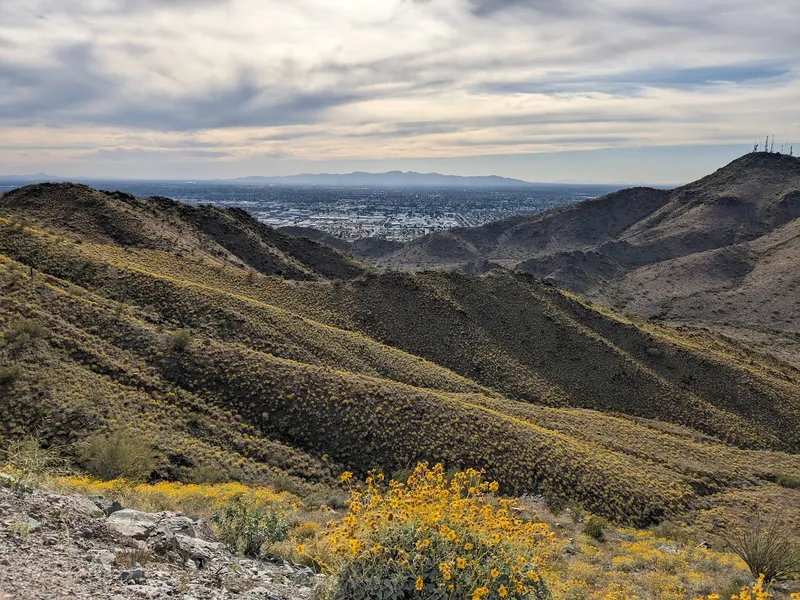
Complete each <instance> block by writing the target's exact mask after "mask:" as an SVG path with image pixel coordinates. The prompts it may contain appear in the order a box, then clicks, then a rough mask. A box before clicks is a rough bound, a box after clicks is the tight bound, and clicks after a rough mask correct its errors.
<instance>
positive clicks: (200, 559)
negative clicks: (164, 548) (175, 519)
mask: <svg viewBox="0 0 800 600" xmlns="http://www.w3.org/2000/svg"><path fill="white" fill-rule="evenodd" d="M175 539H176V540H177V541H178V546H179V547H180V550H181V552H183V554H184V555H185V556H186V560H193V561H194V562H195V563H197V566H198V567H199V568H201V569H202V568H203V567H204V566H205V565H206V564H207V563H209V562H211V561H212V560H214V559H215V558H219V557H221V556H224V555H225V552H226V551H225V546H223V545H222V544H220V543H218V542H207V541H205V540H201V539H200V538H193V537H189V536H188V535H183V534H180V533H179V534H176V535H175Z"/></svg>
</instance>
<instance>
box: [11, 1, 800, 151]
mask: <svg viewBox="0 0 800 600" xmlns="http://www.w3.org/2000/svg"><path fill="white" fill-rule="evenodd" d="M298 3H299V4H298ZM387 5H388V8H387ZM798 25H800V3H797V2H796V0H763V1H762V2H761V3H760V4H759V5H758V6H755V5H753V4H752V2H751V0H707V1H702V2H698V1H697V0H650V1H649V2H647V3H643V2H641V0H592V1H591V2H590V1H589V0H399V1H398V2H394V3H393V2H388V3H381V2H367V1H366V0H352V1H349V0H343V1H342V2H340V3H336V4H333V3H330V2H327V0H297V1H296V2H292V3H287V2H282V1H280V0H220V1H217V0H0V49H2V54H3V56H2V61H0V87H1V88H2V90H3V93H2V94H0V136H2V135H3V133H4V131H5V130H6V129H8V128H16V130H25V131H30V132H32V133H30V134H22V133H19V131H16V135H17V136H18V137H17V138H15V140H17V141H16V142H15V143H17V145H16V146H13V145H12V146H9V145H4V146H3V147H0V151H5V152H11V150H4V149H8V148H12V147H16V148H19V149H25V151H26V152H31V153H33V149H34V148H35V147H36V146H35V143H34V142H33V141H32V139H33V136H34V135H40V136H45V134H42V133H41V132H39V129H37V128H50V129H52V130H58V131H61V132H72V133H76V132H77V133H78V134H80V135H77V134H76V135H75V136H74V137H73V138H72V139H69V140H65V141H62V142H59V143H58V147H60V148H62V149H64V150H65V151H66V150H70V151H72V152H77V151H78V148H79V144H76V143H75V140H76V139H78V140H82V135H83V134H84V133H85V134H86V136H87V137H91V135H92V134H93V132H95V133H97V132H100V131H101V130H102V135H101V134H100V133H97V136H98V138H95V139H100V138H102V139H101V141H100V142H98V143H101V144H103V145H104V148H105V149H106V150H108V151H109V152H114V153H116V154H114V156H119V157H121V158H119V161H121V162H122V161H124V160H125V158H124V157H126V156H127V157H132V156H134V155H133V154H130V152H132V150H131V148H140V150H138V151H139V152H151V151H152V152H162V151H163V148H169V152H175V153H180V152H181V151H184V150H185V151H192V150H197V151H203V150H207V152H205V153H203V152H200V153H199V154H198V155H197V156H196V157H194V158H195V159H197V160H201V159H208V160H211V159H213V158H214V157H215V155H214V153H217V152H218V153H220V156H219V157H217V158H226V159H228V158H235V157H236V155H237V153H241V154H242V155H247V156H254V155H256V154H258V153H262V154H263V155H264V156H277V155H279V154H280V153H281V152H282V150H281V146H286V147H288V146H291V149H292V152H293V154H297V155H303V154H304V153H305V155H308V156H316V157H319V156H327V155H328V154H330V153H335V154H336V155H337V156H340V155H341V156H343V155H347V154H348V153H351V154H357V155H359V156H365V155H370V156H371V155H374V154H375V153H381V152H386V153H389V154H391V153H403V152H421V153H429V154H437V153H440V152H442V151H450V149H451V148H457V147H459V146H463V147H465V148H469V147H473V146H474V147H486V146H494V147H496V151H497V152H509V151H510V150H511V149H512V148H513V145H514V143H515V142H516V143H519V144H520V145H524V146H525V147H526V148H528V147H529V145H531V144H541V145H542V147H547V146H548V144H549V145H550V146H552V147H557V148H558V149H564V147H573V146H580V144H581V143H584V144H586V145H587V146H591V147H594V146H597V145H603V144H606V145H609V146H616V145H623V144H625V140H626V139H627V140H629V143H631V144H635V145H641V144H642V143H656V142H657V143H674V142H675V140H676V139H678V138H679V137H680V136H685V137H686V138H687V139H692V140H696V139H707V137H708V135H709V134H708V132H704V131H703V130H702V129H703V127H705V126H706V125H707V129H708V131H711V132H713V133H714V135H715V136H719V137H720V138H722V137H724V138H725V139H736V138H737V136H738V137H743V138H744V137H747V138H749V137H750V129H756V130H758V131H759V132H760V130H761V129H763V128H770V129H771V128H772V127H773V123H775V122H778V123H780V122H782V121H786V119H787V117H786V116H785V115H786V114H787V113H788V112H790V107H791V106H796V105H797V102H798V101H800V73H799V72H798V67H797V66H796V64H795V63H796V57H797V56H798V55H800V36H797V35H796V30H797V27H798ZM789 120H790V121H791V118H790V119H789ZM795 121H796V119H795ZM792 122H794V121H792ZM248 129H253V130H255V131H246V130H248ZM108 131H111V133H108ZM33 132H38V133H33ZM798 133H800V132H798ZM205 134H208V135H207V137H203V138H202V139H201V137H200V136H203V135H205ZM26 135H29V136H30V137H26ZM105 136H108V137H105ZM704 136H705V137H704ZM128 138H130V139H128ZM212 138H213V139H212ZM715 139H716V138H715ZM581 140H582V142H581ZM284 142H292V143H291V144H288V143H286V144H284ZM41 143H42V147H47V148H50V147H51V146H49V145H48V144H49V139H43V141H42V142H41ZM154 148H161V149H154ZM120 149H123V150H124V152H123V150H120ZM176 155H177V154H176ZM228 155H230V156H228ZM2 156H6V157H7V156H9V155H8V154H5V155H0V159H2ZM99 156H103V155H99ZM139 159H141V160H145V159H146V156H145V155H137V158H136V160H139ZM104 160H112V158H111V156H107V157H104ZM114 160H117V159H114Z"/></svg>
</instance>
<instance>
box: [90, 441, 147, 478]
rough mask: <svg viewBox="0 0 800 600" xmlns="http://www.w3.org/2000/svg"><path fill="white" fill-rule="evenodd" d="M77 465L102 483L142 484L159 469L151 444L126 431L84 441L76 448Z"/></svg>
mask: <svg viewBox="0 0 800 600" xmlns="http://www.w3.org/2000/svg"><path fill="white" fill-rule="evenodd" d="M78 462H79V463H80V465H81V466H82V467H83V468H84V469H85V470H86V471H87V472H88V473H89V474H91V475H93V476H95V477H98V478H100V479H103V480H105V481H110V480H112V479H126V480H129V481H145V480H146V479H148V478H149V477H150V475H151V474H152V472H153V471H154V470H155V468H156V467H157V466H158V458H157V455H156V452H155V451H154V450H153V446H152V444H151V443H150V441H149V440H148V439H147V438H143V437H142V436H141V434H137V433H135V432H128V431H118V432H114V433H111V434H109V435H94V436H91V437H90V438H87V439H86V440H85V441H84V442H83V444H81V446H80V447H79V449H78Z"/></svg>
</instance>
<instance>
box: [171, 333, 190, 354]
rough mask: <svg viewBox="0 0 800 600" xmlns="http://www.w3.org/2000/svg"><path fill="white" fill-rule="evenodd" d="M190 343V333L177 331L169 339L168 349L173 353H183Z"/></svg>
mask: <svg viewBox="0 0 800 600" xmlns="http://www.w3.org/2000/svg"><path fill="white" fill-rule="evenodd" d="M191 343H192V332H191V331H189V330H188V329H179V330H178V331H176V332H175V333H173V334H172V337H171V338H170V348H172V349H173V350H174V351H175V352H183V351H184V350H186V349H187V348H188V347H189V344H191Z"/></svg>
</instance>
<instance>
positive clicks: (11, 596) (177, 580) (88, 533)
mask: <svg viewBox="0 0 800 600" xmlns="http://www.w3.org/2000/svg"><path fill="white" fill-rule="evenodd" d="M10 483H11V480H10V479H8V478H7V477H4V476H0V600H44V599H54V598H71V599H84V598H86V599H91V600H101V599H107V600H125V599H129V598H130V599H133V598H152V599H160V598H181V599H185V600H191V599H197V600H212V599H217V598H226V599H227V598H236V599H242V600H301V599H308V598H311V596H312V591H313V588H314V587H315V586H316V585H317V584H318V583H319V582H320V576H317V575H315V574H314V573H313V572H312V571H311V570H310V569H308V568H307V567H303V566H298V565H293V564H290V563H287V562H286V561H283V560H281V559H275V560H267V559H264V560H261V559H259V560H254V559H249V558H241V557H237V556H234V555H233V554H232V553H231V552H229V551H228V550H227V548H226V547H225V546H224V545H223V544H220V543H218V542H216V541H215V539H214V534H213V532H212V531H211V529H210V528H209V527H208V525H207V524H206V523H205V522H204V521H202V520H194V519H191V518H189V517H188V516H185V515H182V514H180V513H170V512H162V513H155V514H150V513H142V512H139V511H135V510H130V509H123V508H122V507H120V506H119V505H117V504H115V503H112V502H110V501H108V500H105V499H103V498H92V499H89V498H85V497H82V496H72V495H70V496H65V495H58V494H52V493H48V492H44V491H21V490H19V489H15V488H14V486H11V485H10ZM3 484H5V486H6V487H4V485H3Z"/></svg>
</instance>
